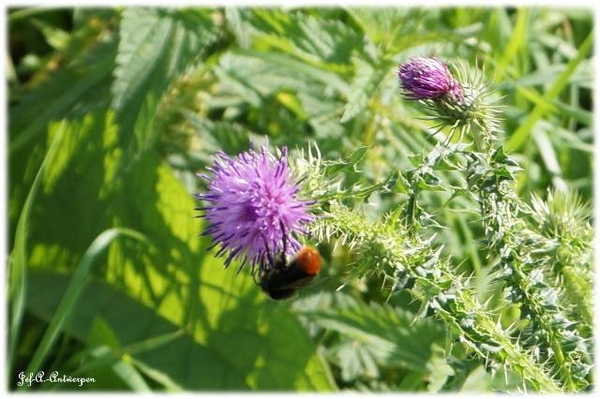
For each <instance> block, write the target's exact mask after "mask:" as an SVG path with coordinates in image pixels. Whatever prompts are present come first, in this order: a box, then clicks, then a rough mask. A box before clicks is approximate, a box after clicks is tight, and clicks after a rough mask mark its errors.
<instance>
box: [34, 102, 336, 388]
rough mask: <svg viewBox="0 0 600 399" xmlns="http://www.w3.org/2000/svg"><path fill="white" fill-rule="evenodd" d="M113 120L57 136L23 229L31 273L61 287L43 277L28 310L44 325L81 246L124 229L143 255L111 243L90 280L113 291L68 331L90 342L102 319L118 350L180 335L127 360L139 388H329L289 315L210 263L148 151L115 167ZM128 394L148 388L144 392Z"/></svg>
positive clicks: (79, 314) (179, 192)
mask: <svg viewBox="0 0 600 399" xmlns="http://www.w3.org/2000/svg"><path fill="white" fill-rule="evenodd" d="M115 119H116V118H115V115H114V113H112V112H109V113H108V114H106V115H104V114H101V113H96V114H90V115H88V116H87V117H86V118H84V120H83V121H82V122H67V121H65V122H63V124H62V125H61V126H62V127H61V128H62V129H66V134H64V140H61V143H60V148H58V150H57V156H56V157H54V158H53V159H54V161H55V162H53V163H52V164H51V165H50V167H49V168H48V169H47V170H45V173H44V176H43V177H44V178H43V180H42V181H41V188H42V193H40V195H39V196H38V198H37V201H36V203H35V209H33V212H32V219H31V220H32V222H31V223H30V225H29V226H28V227H29V232H30V238H29V240H30V248H31V249H30V254H31V255H30V260H29V264H30V268H31V269H32V270H31V271H32V272H34V271H37V270H41V271H50V272H52V273H54V274H56V273H58V272H60V273H66V276H55V277H52V276H48V275H46V276H45V277H40V280H38V282H37V283H35V284H36V285H35V287H32V288H31V289H30V290H29V292H30V293H31V294H32V295H41V297H36V296H33V297H30V299H31V302H30V303H29V304H28V306H29V309H30V310H31V311H32V312H34V313H35V314H38V315H40V316H41V317H43V318H45V317H46V316H47V315H51V314H53V310H52V309H53V307H52V306H56V303H57V301H58V300H59V299H60V298H61V296H62V295H63V293H64V284H66V283H67V282H68V281H69V280H70V275H71V273H72V272H73V269H74V267H75V266H76V265H77V264H78V262H79V260H80V259H81V257H82V254H83V252H84V251H85V250H86V248H87V247H88V245H89V243H90V242H91V241H93V240H94V238H95V237H96V236H97V235H98V234H100V233H101V232H102V231H104V230H105V229H107V228H111V227H117V226H119V227H128V228H130V229H133V230H136V231H138V232H140V233H142V234H143V235H144V237H145V238H146V239H147V241H148V242H149V243H150V244H149V247H148V246H146V245H142V244H140V243H137V242H133V241H132V240H124V239H123V240H122V239H118V240H115V241H114V242H112V243H111V245H110V247H109V250H108V253H107V254H103V255H101V256H99V259H98V261H97V262H98V264H96V265H95V269H94V275H95V276H96V278H97V279H99V280H103V281H104V282H106V283H108V284H109V285H110V286H106V283H101V284H100V285H97V284H95V283H92V284H91V285H90V286H88V287H87V289H86V291H85V294H84V295H89V297H85V298H83V299H81V300H80V301H79V303H78V310H76V311H75V314H74V315H71V321H72V323H74V324H70V327H66V328H67V330H66V332H68V333H70V334H73V335H75V336H76V337H77V338H79V339H82V340H85V339H87V337H90V335H89V331H88V330H89V329H90V328H91V325H92V322H93V317H94V315H96V314H102V315H104V317H105V321H106V322H107V323H108V327H109V328H110V329H111V330H113V331H114V332H115V339H114V340H111V341H112V342H113V343H114V342H118V343H119V344H120V345H121V346H123V347H125V346H126V345H129V344H133V343H136V342H138V343H140V342H143V341H146V340H149V339H153V338H155V337H156V336H157V335H159V334H161V333H162V334H166V333H169V332H173V331H175V330H178V329H184V330H185V331H186V334H185V337H182V338H181V339H179V340H175V341H173V342H172V343H170V344H169V345H165V346H161V347H160V348H157V349H156V350H151V351H148V352H145V354H144V356H142V357H135V359H136V360H138V361H139V362H140V364H142V365H146V366H147V368H148V369H146V371H144V372H142V374H144V373H147V372H150V373H151V374H152V375H153V376H154V377H148V376H147V378H151V379H152V378H155V377H156V376H159V377H158V378H161V377H160V376H163V377H168V379H169V380H171V381H174V384H175V385H177V386H181V387H182V388H183V389H186V390H192V389H193V390H200V389H237V390H241V389H245V390H246V389H271V390H273V389H278V390H330V389H332V387H333V385H332V382H331V379H330V378H329V374H328V372H327V369H326V366H325V365H324V364H323V362H322V360H321V359H320V357H319V355H318V354H317V353H316V346H315V344H314V343H313V342H312V341H311V340H310V339H309V337H308V336H307V334H306V332H305V331H304V330H303V329H302V327H301V325H300V324H299V322H298V320H297V319H296V317H295V316H294V315H292V314H291V313H290V312H289V311H288V308H287V306H289V305H288V304H285V303H284V304H279V305H278V306H276V307H275V308H269V307H266V308H265V307H264V302H265V301H266V299H265V296H264V295H263V294H262V293H261V292H260V290H259V288H258V287H257V286H256V285H255V284H254V282H253V280H252V278H251V277H250V276H249V275H248V274H247V273H243V274H240V275H237V276H236V274H235V272H234V270H224V269H223V265H222V261H221V260H216V259H213V258H212V257H210V256H208V255H207V253H206V252H205V248H206V246H207V244H208V243H207V242H203V241H201V240H200V238H199V233H200V231H201V226H200V225H199V223H198V221H197V219H195V218H194V210H193V209H194V207H195V206H196V205H197V204H196V203H195V201H194V200H193V198H192V195H191V194H190V193H189V192H187V191H186V189H185V188H184V187H183V186H182V184H181V183H180V182H179V181H178V180H177V178H176V177H175V176H174V174H173V172H172V170H171V169H170V168H169V167H168V166H167V165H166V164H165V163H164V161H162V160H161V159H160V158H159V156H158V155H157V154H156V153H155V152H154V151H146V152H143V153H141V154H140V155H139V156H138V157H136V158H135V159H134V161H133V162H130V163H129V164H128V167H127V168H122V167H120V165H121V164H122V163H123V162H125V161H124V156H123V150H122V147H121V145H120V144H121V141H120V140H126V139H127V138H123V137H121V136H120V135H119V129H118V125H117V124H116V121H115ZM56 129H58V128H57V127H54V126H53V127H52V128H51V130H50V136H51V137H52V136H53V135H54V134H56ZM75 198H76V199H77V201H74V200H73V199H75ZM41 287H44V288H41ZM86 298H87V299H86ZM155 323H156V324H155ZM67 325H68V324H67ZM92 336H93V335H92ZM289 342H294V345H289ZM191 348H197V349H191ZM141 367H143V366H141ZM190 370H196V371H197V373H196V372H195V371H190ZM121 371H123V372H126V370H121ZM153 371H154V372H155V373H153ZM157 373H158V374H157ZM144 375H145V374H144ZM162 380H163V381H164V380H165V378H162ZM130 388H132V389H136V390H138V389H141V390H143V389H145V388H144V385H143V384H142V383H141V382H140V383H139V384H135V386H130Z"/></svg>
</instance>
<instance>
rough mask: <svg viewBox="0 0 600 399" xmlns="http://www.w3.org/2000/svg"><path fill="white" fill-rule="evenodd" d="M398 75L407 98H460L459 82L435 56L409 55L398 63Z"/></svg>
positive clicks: (458, 100)
mask: <svg viewBox="0 0 600 399" xmlns="http://www.w3.org/2000/svg"><path fill="white" fill-rule="evenodd" d="M398 77H399V78H400V84H401V86H402V90H403V94H404V97H405V98H406V99H408V100H450V101H454V102H460V101H461V100H462V89H461V86H460V83H458V81H457V80H456V79H454V77H453V76H452V74H451V73H450V70H449V69H448V66H447V65H446V64H444V63H443V62H442V61H440V60H439V59H437V58H428V57H411V58H410V60H409V61H408V62H406V63H404V64H401V65H400V68H399V70H398Z"/></svg>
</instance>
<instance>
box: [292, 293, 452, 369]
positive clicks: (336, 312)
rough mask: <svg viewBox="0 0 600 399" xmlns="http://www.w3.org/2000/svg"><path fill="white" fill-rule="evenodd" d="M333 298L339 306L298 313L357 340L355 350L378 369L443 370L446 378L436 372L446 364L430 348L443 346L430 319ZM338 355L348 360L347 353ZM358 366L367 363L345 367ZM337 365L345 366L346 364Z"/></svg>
mask: <svg viewBox="0 0 600 399" xmlns="http://www.w3.org/2000/svg"><path fill="white" fill-rule="evenodd" d="M336 298H337V299H338V301H339V302H340V303H337V304H336V306H335V307H332V308H331V309H327V310H311V311H310V312H302V310H298V311H299V313H301V314H303V315H304V316H306V317H307V318H308V319H309V320H312V321H314V322H315V323H317V324H318V325H319V326H321V327H323V328H325V329H328V330H330V331H331V330H333V331H337V332H339V333H340V334H342V337H343V338H344V339H346V340H347V339H350V340H352V341H356V342H355V344H354V347H356V345H360V347H361V348H362V349H363V351H366V352H364V354H367V353H368V355H369V356H370V357H372V358H373V360H374V361H375V363H376V364H377V365H378V366H379V367H401V368H403V369H406V370H410V371H422V372H426V373H430V372H433V373H442V370H445V371H444V373H446V374H445V375H448V373H449V372H448V371H447V369H437V367H441V366H439V363H440V362H443V363H444V364H445V360H444V354H443V353H442V352H443V351H442V352H440V351H438V350H435V351H434V350H433V349H432V348H434V346H433V344H434V343H435V342H438V343H440V344H442V343H443V338H444V332H443V330H442V328H441V326H439V325H436V324H434V323H433V322H432V321H431V320H419V321H416V320H415V319H414V316H413V315H412V314H411V313H410V312H407V311H405V310H402V309H394V308H392V307H389V306H387V307H384V306H381V305H378V304H375V303H372V304H370V305H367V304H364V303H360V302H357V301H356V300H354V299H352V298H350V297H349V296H342V295H341V294H339V293H338V294H337V295H336ZM342 348H344V347H342ZM340 356H342V357H341V359H346V360H348V361H350V360H349V358H348V354H346V355H343V353H342V354H340ZM436 358H437V359H436ZM360 363H362V364H363V366H366V365H368V364H369V363H368V361H365V360H359V359H358V358H357V359H355V360H352V363H350V364H348V366H349V367H351V368H356V367H359V366H358V364H360ZM436 364H437V366H435V365H436ZM340 366H341V367H345V363H342V364H340ZM364 372H366V371H364ZM346 373H350V374H348V375H354V374H356V373H357V370H352V369H351V370H347V371H346ZM367 374H371V375H372V374H373V373H372V372H371V373H367ZM442 374H443V373H442Z"/></svg>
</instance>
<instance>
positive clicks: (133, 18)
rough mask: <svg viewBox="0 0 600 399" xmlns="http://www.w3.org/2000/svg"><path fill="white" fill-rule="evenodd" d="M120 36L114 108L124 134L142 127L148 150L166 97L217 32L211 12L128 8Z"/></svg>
mask: <svg viewBox="0 0 600 399" xmlns="http://www.w3.org/2000/svg"><path fill="white" fill-rule="evenodd" d="M119 35H120V39H119V49H118V52H117V58H116V67H115V71H114V76H115V79H114V82H113V85H112V87H111V91H112V94H113V99H112V107H113V108H114V109H116V110H117V119H118V121H119V124H120V125H121V129H123V130H124V131H130V130H132V129H133V127H134V125H135V124H136V123H138V122H139V124H140V125H141V126H137V129H138V131H143V132H144V133H142V134H141V135H140V137H138V142H137V146H138V148H142V147H145V146H148V145H150V144H149V142H151V141H152V140H153V137H152V134H151V132H150V129H149V126H150V124H151V121H152V117H153V115H154V113H155V110H156V107H157V106H158V104H159V102H160V99H161V97H162V96H163V94H164V92H165V91H166V90H167V88H168V86H169V84H170V83H171V82H172V81H173V79H175V78H177V77H178V76H179V75H180V74H181V73H182V72H183V71H184V70H185V68H187V67H189V66H191V65H193V64H194V63H195V62H196V61H197V60H198V59H199V58H200V57H201V55H202V54H203V52H204V51H205V50H206V47H207V46H209V45H210V44H211V43H212V42H213V41H214V40H215V38H216V36H215V27H214V24H213V22H212V20H211V18H210V11H209V10H203V9H193V10H192V9H172V10H168V9H158V8H128V9H126V10H125V11H124V12H123V16H122V20H121V24H120V31H119ZM144 104H145V105H144ZM141 110H144V112H145V114H146V117H145V118H139V117H138V114H139V113H140V111H141ZM138 118H139V119H138Z"/></svg>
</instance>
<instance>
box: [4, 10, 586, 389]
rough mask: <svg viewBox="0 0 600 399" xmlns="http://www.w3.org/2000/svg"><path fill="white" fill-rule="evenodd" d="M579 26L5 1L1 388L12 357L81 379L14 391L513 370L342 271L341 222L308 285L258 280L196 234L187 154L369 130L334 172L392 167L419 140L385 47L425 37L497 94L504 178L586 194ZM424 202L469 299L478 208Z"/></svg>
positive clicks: (428, 385)
mask: <svg viewBox="0 0 600 399" xmlns="http://www.w3.org/2000/svg"><path fill="white" fill-rule="evenodd" d="M592 27H593V26H592V14H591V11H590V10H586V9H573V10H558V9H546V8H519V9H506V8H493V9H492V8H444V9H435V8H410V9H409V8H396V9H384V8H373V9H358V8H348V9H342V8H327V9H325V8H323V9H291V10H280V9H277V8H271V9H261V8H249V9H239V8H218V9H217V8H215V9H202V8H196V9H150V8H125V9H93V8H82V9H42V8H33V9H30V8H27V9H14V10H10V11H9V14H8V28H9V38H8V39H9V52H10V54H9V58H8V63H9V69H8V72H9V76H8V81H9V148H8V154H9V193H8V194H9V198H8V225H9V243H8V248H9V250H10V251H11V252H10V269H9V285H8V288H9V293H8V294H9V326H8V327H9V334H10V337H9V342H8V345H9V346H8V349H9V350H8V354H9V370H8V381H9V389H11V390H12V389H16V381H17V377H16V376H17V374H18V373H19V372H20V371H25V370H28V371H38V370H45V371H47V372H50V371H51V370H58V371H59V372H60V373H61V374H67V375H71V376H90V377H94V378H95V379H96V382H95V383H91V384H86V385H84V386H83V387H78V386H76V385H73V384H42V385H33V386H32V387H26V389H33V390H63V389H70V390H84V389H85V390H132V391H138V392H143V391H148V390H168V391H178V390H236V391H246V390H299V391H307V390H310V391H313V390H317V391H333V390H338V389H342V390H345V389H350V390H368V391H387V390H393V391H399V390H400V391H402V390H408V391H432V392H437V391H457V390H462V391H469V390H471V391H472V390H475V391H491V390H508V391H512V390H516V389H525V388H527V387H526V386H525V385H524V383H523V381H522V380H520V379H519V376H518V373H517V374H514V373H506V374H502V373H496V374H494V373H491V372H490V371H491V370H490V369H489V368H488V367H487V366H488V365H486V364H483V363H482V362H481V361H480V360H479V359H476V358H474V357H472V356H470V355H469V351H468V349H467V348H465V349H464V350H463V353H462V354H460V353H457V352H456V351H453V352H452V353H451V354H449V353H448V351H447V348H448V342H449V341H448V340H449V339H450V338H449V334H448V331H447V328H446V326H445V325H444V324H443V323H441V322H440V321H439V320H437V319H435V318H426V319H423V320H419V321H418V322H414V314H415V313H416V312H418V311H419V301H418V300H415V298H413V297H412V296H411V295H410V294H409V293H408V292H405V291H402V290H401V291H395V290H393V289H392V288H393V285H394V281H391V280H389V279H388V278H387V277H385V276H383V275H381V274H377V273H373V274H367V275H366V276H361V278H356V277H355V276H353V275H351V271H352V268H353V265H355V264H357V262H359V259H357V254H356V253H354V252H353V251H352V248H349V247H347V246H344V245H341V244H340V243H339V242H338V243H337V244H338V245H335V244H336V242H335V241H332V242H322V243H320V246H319V249H320V251H321V253H322V255H323V258H324V261H325V267H324V270H323V272H322V276H321V277H320V280H319V282H318V283H317V284H316V285H315V286H313V287H310V288H307V289H305V290H303V291H302V292H301V295H300V298H298V299H295V300H292V301H280V302H273V301H269V300H268V299H266V297H265V295H264V294H263V293H261V292H260V290H259V288H258V287H257V286H255V284H254V283H253V281H252V279H251V278H250V277H249V275H248V274H247V273H245V272H243V273H241V274H240V275H238V276H236V275H235V273H234V269H233V268H232V269H230V270H226V271H225V270H223V260H222V259H215V258H214V257H213V253H212V252H207V251H206V247H208V246H209V245H210V241H209V240H208V239H206V238H200V237H199V234H200V232H201V231H202V230H203V225H202V222H200V221H199V220H198V219H195V218H194V216H195V212H194V211H193V208H194V207H195V206H197V204H196V203H195V201H194V199H193V196H192V194H193V193H195V192H198V191H202V190H204V187H201V182H200V180H199V179H197V178H196V177H195V173H196V172H200V171H202V170H203V169H204V167H205V166H207V165H208V164H209V163H210V162H211V154H213V153H214V152H216V151H218V150H223V151H225V152H227V153H230V154H236V153H238V152H240V151H242V150H245V149H247V148H248V143H249V140H250V139H253V140H261V139H262V138H264V136H268V138H269V143H270V145H271V146H273V147H275V146H281V145H287V146H288V147H290V148H291V149H292V150H296V149H304V151H306V149H307V148H308V147H309V145H312V143H316V145H317V146H318V148H319V150H320V152H321V157H322V158H323V159H324V160H337V159H340V158H342V157H344V156H347V155H348V154H351V153H352V152H353V151H355V150H357V149H358V148H361V147H364V146H367V150H366V151H365V152H364V157H363V159H362V160H361V164H360V169H359V173H358V172H357V171H354V170H345V172H344V173H345V174H346V176H345V184H346V185H348V186H351V185H353V184H354V185H368V184H372V183H373V182H376V181H381V180H383V179H384V178H385V177H386V176H387V175H388V174H389V173H390V170H392V168H398V169H400V170H409V169H412V168H414V167H415V163H416V162H418V161H419V160H420V159H421V158H422V156H423V155H424V154H427V153H428V152H429V151H430V150H431V148H432V146H433V145H434V144H435V143H436V140H435V139H434V138H432V137H431V136H430V135H429V134H428V133H431V132H432V127H431V126H432V123H429V122H428V121H424V120H423V119H420V118H421V117H422V114H421V113H420V111H419V109H418V107H415V105H414V104H411V103H409V102H406V101H403V100H402V99H401V96H400V92H399V89H398V80H397V76H396V68H397V65H398V63H399V62H403V61H406V60H407V59H408V57H409V56H410V55H430V54H436V55H437V56H439V57H440V58H441V59H443V60H448V61H453V60H464V61H466V62H468V63H469V64H470V65H472V66H473V67H475V66H476V65H478V66H480V67H482V69H483V71H484V74H485V78H486V79H487V80H489V81H490V82H493V83H494V85H495V88H496V90H497V92H498V94H499V95H500V96H503V98H502V99H501V103H502V104H503V105H504V106H505V108H504V109H503V113H502V120H501V127H502V129H503V131H504V132H506V134H505V137H502V140H503V141H504V143H505V148H506V150H507V151H508V152H509V153H510V154H511V156H512V157H513V158H514V159H515V160H517V161H518V162H519V164H520V166H521V168H522V170H521V171H520V172H519V173H518V175H517V189H518V194H519V196H520V197H521V198H524V199H526V200H527V201H528V200H529V198H531V196H532V195H533V194H537V195H540V196H542V197H545V196H546V192H547V189H548V188H559V189H562V188H567V187H568V188H570V189H572V190H575V191H577V192H578V193H579V194H580V195H581V197H582V200H583V202H584V203H588V204H591V201H592V191H593V190H592V142H593V129H592V111H591V109H592V104H591V98H592V65H591V60H590V57H591V52H590V48H591V44H592V41H591V40H592ZM415 160H416V161H415ZM403 198H404V200H405V198H406V197H402V196H393V195H380V194H377V193H376V194H374V195H373V196H371V197H370V198H368V204H369V205H363V206H362V210H364V211H365V212H367V214H369V213H371V214H373V215H374V214H375V213H378V214H381V213H384V212H386V211H387V210H389V209H392V208H393V206H394V204H395V203H397V202H398V201H402V200H403ZM420 201H421V202H420V205H421V206H422V207H424V208H425V207H426V208H428V209H429V210H431V209H438V210H439V211H437V212H434V214H433V217H434V218H435V219H436V221H437V222H438V223H440V224H441V225H443V226H451V228H448V229H445V230H444V233H443V234H441V236H440V237H438V241H439V242H441V243H445V246H444V247H443V254H442V255H443V256H446V257H449V259H451V262H452V266H453V267H454V268H455V269H457V270H460V271H461V272H462V273H464V274H465V275H473V276H474V284H476V285H477V287H479V288H480V290H481V291H480V292H481V296H482V300H485V299H486V295H488V293H489V292H490V291H493V290H492V288H490V287H491V285H490V284H491V281H490V280H491V278H490V276H489V275H488V271H489V269H488V264H487V262H488V260H487V259H486V257H485V253H484V252H483V249H482V246H481V239H482V235H483V232H482V230H481V226H477V225H474V224H472V223H469V218H468V217H467V216H466V214H462V213H460V212H455V211H452V210H451V209H449V208H447V207H445V205H444V202H443V196H441V195H437V194H436V192H435V191H428V192H426V193H424V194H423V197H422V198H420ZM471 205H472V204H471ZM588 216H589V215H588ZM363 270H364V269H363ZM589 283H590V284H591V281H590V282H589ZM342 285H343V288H342V289H340V290H337V288H338V287H340V286H342ZM582 290H583V291H582V292H584V293H585V292H589V287H583V288H582ZM586 290H587V291H586ZM509 311H511V309H510V307H509V308H508V309H507V312H509ZM583 313H585V312H583V311H582V314H583ZM509 316H510V315H509ZM509 316H506V315H504V317H506V319H505V320H499V322H505V323H510V321H511V320H512V319H511V318H510V317H509ZM588 316H589V315H588ZM582 317H583V316H582ZM588 379H590V381H589V382H591V377H588Z"/></svg>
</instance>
